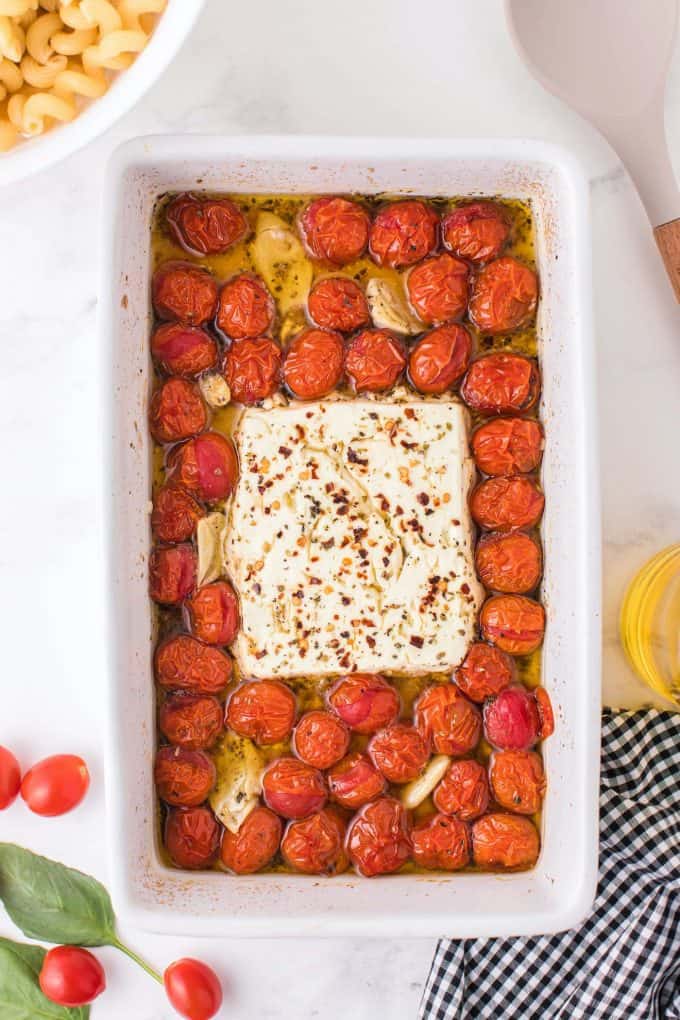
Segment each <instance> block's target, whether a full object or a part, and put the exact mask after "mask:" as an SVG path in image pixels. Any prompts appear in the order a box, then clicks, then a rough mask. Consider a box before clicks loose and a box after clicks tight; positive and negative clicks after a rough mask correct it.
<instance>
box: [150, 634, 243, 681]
mask: <svg viewBox="0 0 680 1020" xmlns="http://www.w3.org/2000/svg"><path fill="white" fill-rule="evenodd" d="M154 667H155V672H156V681H157V683H158V684H159V685H160V686H161V687H163V688H164V689H165V690H171V691H172V690H180V691H190V692H192V693H195V694H219V693H220V692H221V691H223V690H224V688H225V687H226V686H227V684H228V683H229V681H230V680H231V671H232V665H231V659H230V658H229V656H228V655H227V654H226V653H225V652H223V651H222V650H221V649H220V648H210V647H209V646H208V645H204V644H202V643H201V642H200V641H197V640H196V638H192V637H189V635H188V634H179V635H178V636H177V637H172V638H170V639H169V640H168V641H164V642H163V644H161V645H159V646H158V648H157V649H156V656H155V660H154Z"/></svg>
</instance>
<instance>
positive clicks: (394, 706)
mask: <svg viewBox="0 0 680 1020" xmlns="http://www.w3.org/2000/svg"><path fill="white" fill-rule="evenodd" d="M328 702H329V704H330V707H331V708H332V709H333V711H334V712H336V713H337V715H339V716H340V718H341V719H342V721H343V722H344V723H346V724H347V726H349V728H350V729H351V730H354V732H355V733H375V732H376V730H379V729H382V728H383V726H388V725H389V724H390V723H391V722H394V720H395V719H396V718H397V716H398V715H399V706H400V702H399V695H398V694H397V691H396V690H395V688H394V687H392V686H391V684H388V683H387V681H386V680H384V679H383V678H382V677H381V676H379V675H378V674H377V673H351V674H350V675H349V676H345V677H342V678H341V679H340V680H339V681H338V682H337V683H336V684H335V686H334V687H333V689H332V690H331V692H330V695H329V698H328Z"/></svg>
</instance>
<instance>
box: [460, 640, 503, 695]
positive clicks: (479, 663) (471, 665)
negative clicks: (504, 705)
mask: <svg viewBox="0 0 680 1020" xmlns="http://www.w3.org/2000/svg"><path fill="white" fill-rule="evenodd" d="M514 679H515V665H514V663H513V661H512V659H511V658H510V657H509V656H508V655H506V654H505V652H502V651H501V650H500V648H495V647H494V645H487V644H484V642H482V641H476V642H475V643H474V644H473V645H471V647H470V650H469V651H468V653H467V655H466V656H465V659H464V660H463V662H462V663H461V665H460V666H459V667H458V669H457V670H456V672H455V681H456V684H457V685H458V686H459V687H460V689H461V691H462V692H463V694H466V695H467V696H468V698H470V699H471V700H472V701H477V702H482V701H484V700H485V699H486V698H490V697H492V696H493V695H494V694H499V693H500V692H501V691H502V690H503V689H504V688H506V687H509V686H510V684H511V683H512V682H513V680H514Z"/></svg>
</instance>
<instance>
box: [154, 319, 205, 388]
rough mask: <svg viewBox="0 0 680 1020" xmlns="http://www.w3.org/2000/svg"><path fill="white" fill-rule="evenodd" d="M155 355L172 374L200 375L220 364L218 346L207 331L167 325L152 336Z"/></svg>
mask: <svg viewBox="0 0 680 1020" xmlns="http://www.w3.org/2000/svg"><path fill="white" fill-rule="evenodd" d="M151 354H152V356H153V358H154V359H155V361H156V362H157V363H158V365H159V366H160V367H161V368H162V369H163V371H164V372H167V373H168V375H182V376H196V375H200V374H201V372H205V371H207V369H209V368H214V367H215V365H216V364H217V344H216V343H215V341H214V340H213V338H212V337H211V336H209V335H208V333H206V332H205V330H203V329H200V328H199V327H198V326H187V325H186V324H185V323H183V322H166V323H164V324H163V325H162V326H159V327H158V329H156V330H155V331H154V333H153V336H152V337H151Z"/></svg>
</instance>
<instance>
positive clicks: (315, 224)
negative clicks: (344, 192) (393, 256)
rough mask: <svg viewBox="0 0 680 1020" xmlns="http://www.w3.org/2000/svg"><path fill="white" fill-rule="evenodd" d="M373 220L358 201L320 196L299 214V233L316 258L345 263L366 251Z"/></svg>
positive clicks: (340, 263)
mask: <svg viewBox="0 0 680 1020" xmlns="http://www.w3.org/2000/svg"><path fill="white" fill-rule="evenodd" d="M370 222H371V221H370V220H369V218H368V213H367V212H366V210H365V209H362V207H361V206H360V205H359V204H358V203H357V202H350V201H349V200H348V199H346V198H338V197H333V198H317V199H316V200H315V201H314V202H311V203H310V204H309V205H308V206H307V208H306V209H305V211H304V212H303V214H302V216H301V217H300V233H301V234H302V239H303V241H304V243H305V246H306V247H307V250H308V251H309V253H310V255H312V257H313V258H316V259H322V260H323V261H324V262H330V263H332V265H335V266H344V265H346V264H347V263H348V262H354V260H355V259H358V258H359V257H360V256H361V255H363V253H364V251H365V250H366V245H367V244H368V231H369V227H370Z"/></svg>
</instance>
